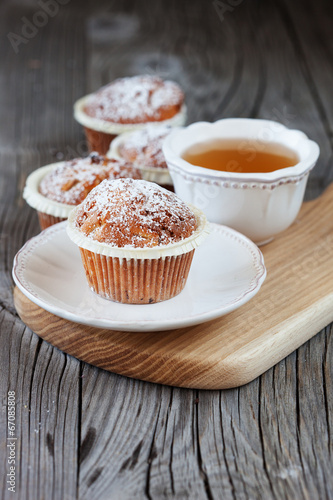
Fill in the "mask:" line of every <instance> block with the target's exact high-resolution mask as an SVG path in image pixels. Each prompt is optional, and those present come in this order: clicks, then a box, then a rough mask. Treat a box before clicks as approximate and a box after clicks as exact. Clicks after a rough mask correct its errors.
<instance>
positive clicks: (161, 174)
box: [106, 131, 173, 186]
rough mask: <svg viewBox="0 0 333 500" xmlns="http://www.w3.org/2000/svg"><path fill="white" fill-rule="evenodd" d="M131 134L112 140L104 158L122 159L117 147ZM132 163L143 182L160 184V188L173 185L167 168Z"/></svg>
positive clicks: (126, 133) (127, 133)
mask: <svg viewBox="0 0 333 500" xmlns="http://www.w3.org/2000/svg"><path fill="white" fill-rule="evenodd" d="M132 133H133V131H131V132H125V133H123V134H120V135H118V136H117V137H116V138H115V139H113V141H112V142H111V144H110V148H109V151H108V152H107V155H106V156H107V157H108V158H116V159H117V160H119V159H123V157H122V156H121V155H120V154H119V147H120V145H121V144H123V143H124V142H126V139H127V138H128V137H129V136H130V135H131V134H132ZM133 163H134V164H135V166H136V167H137V168H138V169H139V170H140V172H141V175H142V179H143V180H145V181H149V182H156V184H160V185H162V186H165V185H171V186H172V185H173V181H172V178H171V175H170V172H169V169H168V168H158V167H156V168H155V167H145V166H144V165H143V164H141V163H139V162H135V161H134V162H133Z"/></svg>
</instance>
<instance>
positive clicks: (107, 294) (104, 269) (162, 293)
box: [80, 248, 194, 304]
mask: <svg viewBox="0 0 333 500" xmlns="http://www.w3.org/2000/svg"><path fill="white" fill-rule="evenodd" d="M80 253H81V259H82V263H83V267H84V270H85V273H86V278H87V282H88V285H89V287H90V288H91V289H92V290H93V291H94V292H95V293H97V294H98V295H100V296H101V297H103V298H105V299H109V300H113V301H115V302H121V303H123V304H152V303H154V302H161V301H164V300H168V299H171V298H172V297H174V296H175V295H178V294H179V293H180V292H181V291H182V290H183V288H184V287H185V284H186V281H187V277H188V274H189V271H190V267H191V263H192V259H193V254H194V250H191V251H190V252H187V253H186V254H182V255H176V256H172V257H165V258H159V259H129V260H126V259H119V258H118V257H107V256H105V255H100V254H96V253H94V252H90V251H89V250H85V249H83V248H80Z"/></svg>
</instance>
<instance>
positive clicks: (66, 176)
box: [23, 153, 141, 229]
mask: <svg viewBox="0 0 333 500" xmlns="http://www.w3.org/2000/svg"><path fill="white" fill-rule="evenodd" d="M122 177H131V178H134V179H141V173H140V171H139V170H138V169H137V168H135V167H134V166H133V164H132V163H130V162H127V161H125V160H117V159H115V158H112V159H111V158H106V157H104V156H100V155H98V154H97V153H91V154H90V155H89V156H88V157H86V158H75V159H74V160H71V161H64V162H58V163H53V164H51V165H46V166H45V167H41V168H39V169H37V170H35V171H34V172H32V173H31V174H30V175H29V177H28V178H27V182H26V186H25V188H24V191H23V197H24V199H25V200H26V201H27V203H28V204H29V205H30V206H32V207H33V208H35V209H36V210H37V213H38V219H39V224H40V227H41V229H46V228H47V227H49V226H51V225H53V224H56V223H57V222H61V221H63V220H66V219H67V217H68V214H69V212H70V211H71V210H72V208H73V205H78V204H79V203H81V202H82V201H83V200H84V198H85V197H86V196H87V194H88V193H89V192H90V191H91V190H92V189H93V188H94V187H95V186H97V185H98V184H99V183H100V182H102V181H103V180H104V179H118V178H122Z"/></svg>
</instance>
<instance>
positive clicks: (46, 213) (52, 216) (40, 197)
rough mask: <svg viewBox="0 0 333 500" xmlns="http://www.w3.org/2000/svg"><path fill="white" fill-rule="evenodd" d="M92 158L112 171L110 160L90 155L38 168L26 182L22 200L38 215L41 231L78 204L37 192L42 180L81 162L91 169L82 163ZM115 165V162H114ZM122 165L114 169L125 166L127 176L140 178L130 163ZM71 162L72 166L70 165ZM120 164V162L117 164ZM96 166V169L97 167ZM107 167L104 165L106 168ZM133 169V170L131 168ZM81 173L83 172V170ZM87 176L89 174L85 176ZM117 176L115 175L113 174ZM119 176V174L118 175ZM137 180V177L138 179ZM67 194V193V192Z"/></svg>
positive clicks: (66, 216) (58, 220)
mask: <svg viewBox="0 0 333 500" xmlns="http://www.w3.org/2000/svg"><path fill="white" fill-rule="evenodd" d="M94 158H98V159H99V160H101V161H102V160H103V158H105V160H106V161H108V162H110V169H111V170H112V167H113V165H112V164H111V162H112V161H113V160H112V159H110V158H109V159H108V158H106V157H103V156H98V155H97V154H96V155H95V154H94V153H92V154H91V155H89V156H88V157H83V158H75V159H73V160H69V161H60V162H56V163H51V164H49V165H45V166H44V167H40V168H38V169H37V170H34V171H33V172H32V173H31V174H30V175H29V176H28V177H27V180H26V184H25V187H24V190H23V198H24V199H25V200H26V202H27V203H28V205H30V206H31V207H32V208H34V209H35V210H36V211H37V215H38V220H39V225H40V227H41V229H42V230H43V229H46V228H47V227H49V226H52V225H53V224H56V223H58V222H62V221H64V220H66V219H67V218H68V215H69V214H70V212H71V210H72V209H73V207H74V206H75V205H77V204H78V202H76V201H75V199H73V200H72V201H73V203H71V204H68V203H65V202H64V201H56V200H54V199H52V198H50V197H48V196H45V195H44V194H42V193H41V192H40V190H39V188H40V184H41V182H42V181H43V179H44V178H45V177H46V176H47V175H48V174H49V173H51V172H52V171H56V172H57V169H61V168H62V167H64V168H66V166H67V167H68V169H70V168H71V166H74V165H80V162H81V161H82V167H83V168H84V167H88V168H89V166H90V165H91V166H92V167H93V166H94V164H93V163H90V164H89V163H87V165H85V164H84V162H89V161H90V162H93V161H94ZM114 161H115V162H116V163H117V160H114ZM121 161H122V165H121V166H120V165H118V164H116V165H114V167H115V168H118V167H119V168H124V166H125V165H127V168H128V170H127V172H130V174H129V175H134V176H135V177H137V176H141V174H140V172H139V170H138V169H137V168H136V167H134V166H133V165H132V164H130V162H127V163H124V161H123V160H121ZM72 162H76V164H75V163H73V165H71V163H72ZM119 163H120V162H119ZM97 165H98V164H97ZM97 165H96V167H97ZM107 166H108V165H106V167H107ZM132 167H133V168H132ZM101 168H102V167H101ZM83 173H85V171H84V170H83ZM87 175H89V174H87ZM115 175H117V174H115ZM119 175H120V174H119ZM138 178H139V177H138ZM68 193H69V191H68Z"/></svg>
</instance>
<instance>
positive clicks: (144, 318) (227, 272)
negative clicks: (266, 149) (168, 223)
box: [13, 221, 266, 332]
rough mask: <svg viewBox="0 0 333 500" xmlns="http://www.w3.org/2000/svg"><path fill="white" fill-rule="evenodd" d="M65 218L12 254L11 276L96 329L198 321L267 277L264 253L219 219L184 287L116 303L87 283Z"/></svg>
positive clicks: (40, 299) (51, 307)
mask: <svg viewBox="0 0 333 500" xmlns="http://www.w3.org/2000/svg"><path fill="white" fill-rule="evenodd" d="M66 224H67V221H65V222H62V223H59V224H55V225H53V226H51V227H49V228H48V229H45V230H44V231H43V232H41V233H40V234H39V235H38V236H35V237H34V238H32V239H30V240H29V241H27V243H26V244H25V245H24V246H23V247H22V248H21V250H20V251H19V252H18V253H17V254H16V256H15V259H14V264H13V278H14V281H15V283H16V285H17V286H18V287H19V289H20V290H21V291H22V292H23V293H24V294H25V295H26V296H27V297H28V298H29V299H30V300H31V301H32V302H34V303H35V304H37V305H38V306H40V307H42V308H43V309H45V310H46V311H49V312H51V313H53V314H55V315H57V316H60V317H61V318H65V319H68V320H70V321H74V322H76V323H82V324H86V325H91V326H94V327H99V328H107V329H112V330H121V331H131V332H144V331H160V330H171V329H175V328H182V327H187V326H192V325H196V324H199V323H203V322H205V321H209V320H212V319H215V318H218V317H220V316H223V315H224V314H227V313H229V312H231V311H233V310H235V309H237V308H238V307H240V306H241V305H243V304H245V303H246V302H248V301H249V300H250V299H251V298H252V297H253V296H254V295H255V294H256V293H257V292H258V291H259V289H260V287H261V285H262V283H263V282H264V279H265V277H266V269H265V266H264V261H263V256H262V254H261V252H260V250H259V249H258V247H257V246H256V245H255V244H254V243H252V242H251V241H250V240H249V239H247V238H246V237H245V236H243V235H241V234H240V233H238V232H236V231H234V230H232V229H229V228H227V227H225V226H220V225H218V224H212V225H211V233H210V235H209V236H208V237H207V239H206V240H205V241H204V243H203V244H202V245H201V246H199V248H198V249H197V250H196V251H195V254H194V258H193V264H192V267H191V270H190V274H189V278H188V281H187V283H186V286H185V288H184V290H183V291H182V292H181V293H180V294H179V295H178V296H176V297H174V298H172V299H170V300H167V301H165V302H160V303H157V304H147V305H128V304H118V303H115V302H111V301H109V300H106V299H103V298H101V297H99V296H97V295H96V294H95V293H94V292H92V291H91V290H90V288H89V287H88V284H87V282H86V278H85V274H84V270H83V266H82V263H81V258H80V254H79V249H78V247H77V246H75V245H74V243H72V242H71V241H70V240H69V238H68V236H67V234H66Z"/></svg>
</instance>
